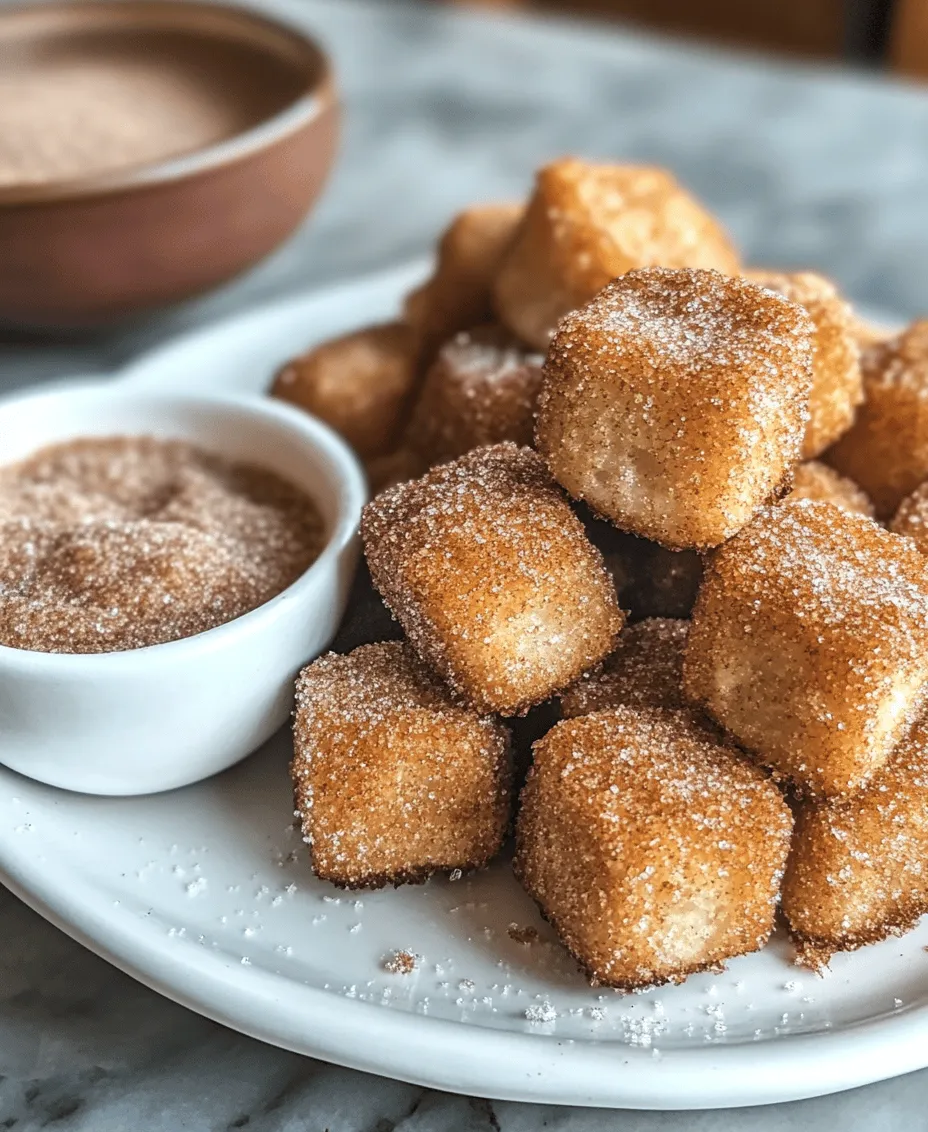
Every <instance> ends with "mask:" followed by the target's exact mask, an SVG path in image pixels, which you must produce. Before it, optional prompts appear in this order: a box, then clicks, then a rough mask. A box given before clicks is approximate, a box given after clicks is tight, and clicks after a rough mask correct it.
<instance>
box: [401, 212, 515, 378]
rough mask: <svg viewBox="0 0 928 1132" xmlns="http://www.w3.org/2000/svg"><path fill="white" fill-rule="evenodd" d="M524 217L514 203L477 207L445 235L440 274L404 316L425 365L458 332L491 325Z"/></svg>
mask: <svg viewBox="0 0 928 1132" xmlns="http://www.w3.org/2000/svg"><path fill="white" fill-rule="evenodd" d="M522 212H523V206H522V205H521V204H515V203H508V202H507V203H503V204H478V205H474V206H473V207H471V208H467V209H465V210H464V211H463V212H461V213H459V214H458V216H456V217H455V218H454V220H453V221H452V223H451V225H450V226H449V227H448V228H447V229H446V231H445V232H444V233H443V234H442V237H441V239H440V240H439V242H438V257H437V262H436V265H435V271H434V273H433V275H432V277H431V278H430V279H429V280H428V281H427V282H426V283H423V285H422V286H421V287H419V288H417V289H416V290H415V291H413V292H412V293H411V294H410V295H409V296H408V297H407V299H406V303H405V307H404V312H403V317H404V319H405V321H406V323H407V324H408V325H409V327H410V328H411V329H412V331H413V333H414V335H415V338H416V342H417V344H418V351H419V360H420V362H421V363H422V364H427V363H428V362H430V361H431V360H432V358H433V357H434V356H435V351H436V350H437V349H438V348H439V346H442V345H443V344H444V343H445V342H447V341H448V339H449V338H452V337H454V335H455V334H457V333H458V332H459V331H461V330H468V329H469V328H470V327H472V326H479V325H480V324H481V323H485V322H490V321H492V319H493V302H492V288H493V280H494V278H495V276H496V273H497V270H498V268H499V265H500V261H501V259H502V257H503V254H504V252H505V251H506V250H507V249H508V247H509V244H510V243H511V242H512V238H513V236H514V235H515V231H516V227H517V225H518V223H519V220H520V219H521V217H522Z"/></svg>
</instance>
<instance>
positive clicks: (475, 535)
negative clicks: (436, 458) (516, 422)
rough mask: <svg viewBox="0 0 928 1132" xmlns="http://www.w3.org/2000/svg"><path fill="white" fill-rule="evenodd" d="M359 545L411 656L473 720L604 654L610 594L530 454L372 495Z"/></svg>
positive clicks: (445, 469)
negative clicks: (471, 710)
mask: <svg viewBox="0 0 928 1132" xmlns="http://www.w3.org/2000/svg"><path fill="white" fill-rule="evenodd" d="M361 530H362V537H363V540H364V547H365V551H366V554H367V561H368V564H369V566H370V570H371V575H372V576H373V579H374V584H375V585H376V586H377V588H378V589H379V590H380V592H381V593H382V594H383V596H384V599H385V600H386V602H387V605H388V606H389V607H390V608H391V610H392V611H393V613H394V615H395V616H396V617H397V619H398V620H399V622H400V624H401V625H402V626H403V628H404V630H405V631H406V634H407V636H408V638H409V640H410V642H411V643H412V644H413V646H414V647H415V648H416V649H417V650H418V652H419V654H420V655H421V656H422V657H423V658H424V659H425V660H426V661H428V662H429V663H430V664H431V665H432V666H433V667H434V668H435V669H436V670H437V671H438V672H439V673H440V674H441V675H442V676H443V677H444V678H445V679H446V680H447V681H448V682H449V684H450V685H451V686H452V688H453V689H454V690H455V691H456V692H458V693H459V694H461V695H462V696H464V697H466V698H467V699H468V700H469V701H470V702H471V703H472V704H474V705H475V706H476V707H477V708H479V709H480V710H482V711H497V712H500V713H501V714H503V715H516V714H520V713H522V712H523V711H525V710H526V709H527V708H529V707H531V706H532V705H533V704H536V703H540V702H541V701H542V700H545V699H547V698H548V697H549V696H550V695H551V694H552V693H554V692H556V691H559V690H560V689H561V688H564V687H566V686H567V685H568V684H570V683H572V682H573V681H574V680H576V679H577V677H578V676H579V675H580V674H581V673H582V672H584V671H585V670H586V669H587V668H589V667H591V666H592V665H594V664H596V663H598V662H599V661H600V660H602V659H603V658H604V657H605V656H606V655H607V654H608V653H609V652H611V651H612V648H613V645H614V643H615V639H616V636H617V634H618V632H619V629H620V628H621V626H622V621H623V614H622V612H621V610H620V609H619V606H618V602H617V599H616V595H615V589H614V587H613V585H612V581H611V579H610V577H609V574H608V572H607V571H606V568H605V566H604V565H603V560H602V556H601V555H600V553H599V551H598V550H597V549H596V548H595V547H594V546H593V545H592V543H590V541H589V539H588V538H587V537H586V534H585V533H584V531H583V527H582V525H581V523H580V521H579V520H578V519H577V518H576V516H575V515H574V514H573V512H572V511H571V509H570V506H569V504H568V503H567V500H566V499H565V498H564V497H563V495H562V493H561V492H560V490H559V489H558V488H557V486H556V485H555V484H554V483H553V481H552V480H551V477H550V475H549V474H548V471H547V469H546V468H545V466H544V464H543V462H542V461H541V459H540V457H539V456H538V455H537V454H536V453H535V452H533V451H532V450H531V449H529V448H519V447H517V446H516V445H515V444H511V443H505V444H497V445H494V446H492V447H488V448H478V449H476V450H475V451H473V452H470V453H468V454H467V455H465V456H462V457H460V458H459V459H458V460H455V461H453V462H452V463H450V464H443V465H441V466H439V467H437V468H433V469H432V471H430V472H429V473H428V474H427V475H425V476H423V477H422V478H421V479H418V480H413V481H412V482H411V483H407V484H401V485H399V486H398V487H394V488H391V489H390V490H389V491H386V492H384V493H383V494H382V495H379V496H378V497H377V498H376V499H374V500H373V501H372V502H371V503H369V504H368V505H367V507H366V508H365V510H364V516H363V520H362V528H361Z"/></svg>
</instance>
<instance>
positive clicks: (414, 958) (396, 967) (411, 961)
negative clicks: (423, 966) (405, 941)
mask: <svg viewBox="0 0 928 1132" xmlns="http://www.w3.org/2000/svg"><path fill="white" fill-rule="evenodd" d="M420 959H421V956H419V955H417V954H416V953H415V952H414V951H406V950H405V949H401V950H399V951H392V952H391V953H390V954H389V955H386V956H385V957H384V960H383V969H384V970H385V971H386V972H387V973H388V974H390V975H411V974H412V973H413V972H414V971H416V970H418V968H419V961H420Z"/></svg>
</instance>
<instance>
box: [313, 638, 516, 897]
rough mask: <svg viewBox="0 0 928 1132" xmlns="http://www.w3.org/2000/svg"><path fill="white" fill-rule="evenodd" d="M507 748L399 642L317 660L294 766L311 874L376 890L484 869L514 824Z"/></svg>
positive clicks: (497, 732)
mask: <svg viewBox="0 0 928 1132" xmlns="http://www.w3.org/2000/svg"><path fill="white" fill-rule="evenodd" d="M508 745H509V744H508V736H507V734H506V730H505V728H504V727H502V725H501V724H499V723H497V722H495V721H494V720H492V719H489V718H487V717H482V716H480V715H478V714H477V713H476V712H473V711H470V710H469V709H467V708H465V707H462V706H461V705H460V704H457V703H455V702H454V701H453V700H452V698H451V696H450V694H449V693H448V691H447V689H446V688H445V687H444V686H443V685H442V684H441V682H440V681H439V680H437V679H436V678H435V676H434V675H433V674H432V673H431V672H429V670H428V669H427V668H426V667H425V665H423V664H422V662H421V661H420V660H419V659H418V658H417V657H416V655H415V653H414V652H413V650H412V649H411V648H410V647H409V646H408V645H407V644H405V643H403V642H401V641H391V642H388V643H385V644H373V645H365V646H362V647H361V648H358V649H355V651H354V652H352V653H350V654H349V655H347V656H337V655H335V654H334V653H329V654H328V655H327V656H324V657H321V658H320V659H319V660H317V661H315V662H314V663H313V664H311V665H309V667H308V668H306V669H304V670H303V672H302V673H301V674H300V678H299V680H298V681H297V706H296V713H295V717H294V757H293V763H292V766H291V774H292V777H293V785H294V797H295V801H296V810H297V814H298V816H299V819H300V822H301V825H302V830H303V838H304V840H305V841H306V843H307V845H308V846H309V850H310V854H311V858H312V867H313V871H314V872H315V873H316V875H317V876H319V877H321V878H323V879H324V880H330V881H333V882H334V883H335V884H338V885H341V886H343V887H345V888H379V887H381V886H383V885H385V884H394V885H396V884H401V883H405V882H416V881H421V880H425V879H426V878H427V877H428V876H430V875H431V874H432V873H434V872H445V871H449V870H453V869H475V868H482V867H483V866H484V865H486V864H488V862H489V861H490V860H491V859H492V858H493V857H494V856H495V854H496V853H497V851H498V850H499V848H500V845H501V843H502V839H503V835H504V833H505V830H506V827H507V825H508V821H509V790H510V767H509V752H508Z"/></svg>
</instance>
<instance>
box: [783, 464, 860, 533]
mask: <svg viewBox="0 0 928 1132" xmlns="http://www.w3.org/2000/svg"><path fill="white" fill-rule="evenodd" d="M799 499H812V500H816V501H817V502H819V503H833V504H834V505H835V507H842V508H844V510H845V511H855V512H856V513H857V514H858V515H866V516H867V517H868V518H871V519H872V518H873V504H872V503H871V502H870V500H869V499H868V498H867V496H866V494H865V493H864V492H863V491H861V489H860V488H859V487H858V486H857V484H856V483H854V481H853V480H849V479H848V478H847V476H842V475H839V474H838V472H836V471H835V470H834V468H830V467H829V466H828V465H827V464H823V463H821V461H819V460H806V462H805V463H804V464H800V465H799V466H798V467H797V468H796V470H795V472H794V473H793V490H792V491H791V492H790V493H789V495H787V497H786V499H785V500H784V503H795V502H796V501H797V500H799Z"/></svg>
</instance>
